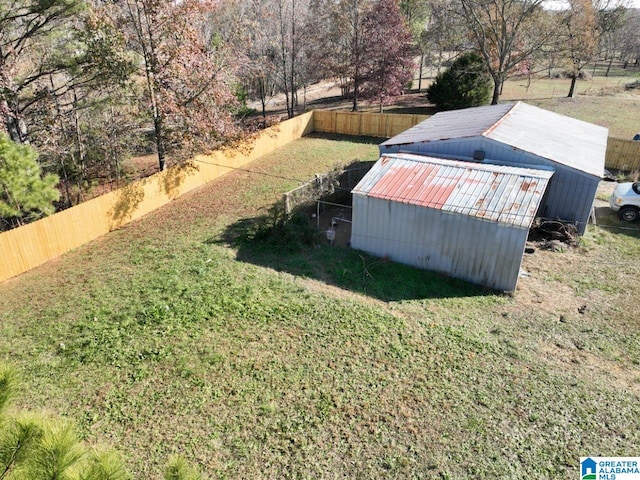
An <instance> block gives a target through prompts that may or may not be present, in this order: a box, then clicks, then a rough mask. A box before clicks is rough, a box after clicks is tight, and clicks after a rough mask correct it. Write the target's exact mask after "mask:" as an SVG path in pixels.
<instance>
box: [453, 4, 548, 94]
mask: <svg viewBox="0 0 640 480" xmlns="http://www.w3.org/2000/svg"><path fill="white" fill-rule="evenodd" d="M543 1H544V0H461V14H462V16H463V19H464V21H465V24H466V27H467V28H468V30H469V32H470V34H471V38H472V39H473V42H474V44H475V47H476V48H477V50H478V51H479V52H480V54H481V55H482V56H483V58H484V59H485V62H486V63H487V68H488V70H489V74H490V75H491V78H492V79H493V84H494V88H493V96H492V99H491V103H492V104H496V103H498V101H499V100H500V94H501V90H502V85H503V83H504V81H505V80H506V79H507V77H508V75H509V72H511V71H512V70H513V69H514V68H516V67H517V66H518V64H520V63H521V62H522V61H523V60H525V59H527V57H529V56H530V55H531V54H532V53H533V52H535V51H536V50H538V49H539V48H541V47H542V46H543V45H544V44H545V43H546V42H547V40H548V39H549V38H550V37H552V36H553V35H554V34H555V31H554V30H553V29H549V28H547V25H546V24H545V21H544V20H545V18H544V17H545V16H546V14H545V13H544V11H543V9H542V3H543Z"/></svg>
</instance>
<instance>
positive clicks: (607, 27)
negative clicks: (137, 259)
mask: <svg viewBox="0 0 640 480" xmlns="http://www.w3.org/2000/svg"><path fill="white" fill-rule="evenodd" d="M607 1H608V0H568V2H567V4H566V6H565V7H564V8H562V9H560V10H553V9H549V8H547V7H548V6H547V4H546V3H545V1H544V0H400V1H398V0H249V1H246V2H234V1H231V0H181V1H180V2H176V1H173V0H7V1H5V2H2V4H1V5H0V116H1V117H2V122H0V131H2V135H4V137H3V138H2V140H1V142H2V145H3V149H4V150H3V151H7V152H13V154H14V156H13V157H12V158H14V157H15V158H20V161H19V162H18V161H14V162H13V163H12V162H9V161H7V160H6V159H5V157H6V155H5V156H3V154H2V153H0V186H2V188H0V225H2V226H1V227H0V229H2V228H8V227H13V226H17V225H20V224H22V223H24V222H26V221H30V220H33V219H36V218H38V217H39V216H41V215H44V214H46V213H48V212H50V210H51V208H50V205H51V203H52V202H55V206H56V208H58V209H62V208H66V207H69V206H72V205H74V204H77V203H79V202H81V201H83V199H84V198H85V197H86V195H87V192H89V191H90V190H91V188H92V187H94V186H95V185H96V184H102V183H107V184H110V185H112V186H118V185H119V184H120V183H121V182H122V181H123V163H122V162H123V159H126V158H127V157H128V156H131V155H133V154H140V153H142V152H145V151H148V152H153V153H154V154H155V155H157V161H158V169H159V170H163V169H164V168H165V166H166V165H167V161H168V162H170V163H172V162H173V163H176V162H180V161H183V160H185V159H188V158H190V157H191V156H192V155H193V153H195V152H205V151H207V150H208V149H215V148H218V147H220V146H222V145H225V144H228V143H230V142H234V141H237V140H238V139H240V138H242V137H243V136H244V135H246V134H247V131H248V130H250V129H251V128H254V127H250V125H255V123H256V122H255V121H254V122H247V121H246V120H247V116H248V115H249V114H251V113H252V111H251V110H250V109H249V108H247V106H246V101H247V99H252V100H259V103H260V104H261V108H260V112H258V113H259V114H261V116H262V119H263V120H262V122H263V123H266V119H267V118H266V117H267V113H266V112H267V106H268V103H269V102H270V101H271V99H272V98H273V96H274V95H276V94H283V95H284V98H285V104H286V112H287V115H288V116H289V117H292V116H293V115H295V113H296V112H297V111H299V110H304V109H305V108H306V97H305V92H306V88H307V87H308V86H310V85H312V84H313V83H315V82H318V81H320V80H323V79H327V78H330V79H335V81H336V82H338V83H339V85H340V87H341V91H342V94H343V95H344V96H345V97H348V98H349V99H350V101H351V105H352V109H353V110H357V109H358V108H359V106H360V105H361V103H362V102H366V103H368V104H372V105H376V106H377V107H378V108H379V109H380V110H381V111H382V109H383V108H384V107H385V105H388V104H390V103H391V102H393V99H394V97H395V96H397V95H399V94H401V93H402V92H403V91H405V90H407V89H409V88H417V89H418V90H422V88H423V85H422V78H423V76H424V75H423V70H424V69H425V68H427V67H430V68H435V69H437V70H438V71H439V70H440V69H441V67H442V66H443V65H444V64H445V62H447V61H450V60H451V57H452V55H453V56H454V57H455V56H456V55H462V54H464V53H466V52H469V51H473V52H474V53H475V54H477V55H478V56H479V57H480V58H481V59H482V61H483V62H484V67H485V69H486V73H487V74H488V75H489V76H490V78H491V80H492V84H493V88H492V91H493V93H492V95H491V101H492V103H497V102H498V101H499V99H500V94H501V90H502V85H503V83H504V81H505V80H506V79H507V78H508V77H509V76H512V75H529V76H530V75H534V74H537V73H540V72H545V71H546V72H548V73H549V74H551V72H552V71H557V70H560V71H562V72H565V73H566V75H567V77H568V78H570V79H571V86H570V91H569V96H572V95H573V92H574V88H575V82H576V79H577V78H579V76H580V75H581V73H582V71H583V69H584V68H585V66H586V65H587V63H589V62H591V61H593V60H594V59H595V58H605V59H610V60H614V59H618V60H621V61H625V62H628V63H630V64H635V65H638V61H639V60H638V59H639V58H640V33H639V32H640V16H639V15H638V12H637V11H635V10H630V9H627V8H625V7H624V5H623V4H620V5H613V4H608V3H603V2H607ZM416 73H417V76H418V78H419V81H418V85H413V86H412V85H411V81H412V79H413V78H414V77H415V76H416ZM7 142H10V143H7ZM13 144H15V145H17V146H18V147H14V146H13ZM16 149H17V150H16ZM18 151H20V152H22V153H21V154H20V155H17V153H16V152H18ZM16 155H17V157H16ZM18 164H19V165H20V167H18V166H17V165H18ZM17 168H20V169H21V170H20V172H21V173H20V174H16V169H17ZM38 180H39V181H38ZM55 183H57V187H56V192H53V193H52V192H51V191H50V190H51V188H53V187H52V186H51V185H52V184H55ZM43 191H44V192H45V193H44V194H43ZM31 197H34V198H31ZM47 204H48V205H49V207H48V208H47V207H46V205H47Z"/></svg>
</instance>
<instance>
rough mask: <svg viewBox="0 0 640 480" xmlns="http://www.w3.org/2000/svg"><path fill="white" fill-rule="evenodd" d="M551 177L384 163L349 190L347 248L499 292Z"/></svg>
mask: <svg viewBox="0 0 640 480" xmlns="http://www.w3.org/2000/svg"><path fill="white" fill-rule="evenodd" d="M552 175H553V172H551V171H548V170H535V169H527V168H516V167H506V166H499V165H485V164H474V163H469V162H464V161H453V160H444V159H438V158H432V157H426V156H420V155H411V154H403V153H399V154H387V155H383V156H382V157H381V158H380V159H379V160H378V161H377V162H376V164H375V165H374V166H373V167H372V169H371V170H370V171H369V172H368V173H367V175H365V177H364V178H363V179H362V180H361V181H360V183H358V185H357V186H356V187H355V189H354V190H353V192H352V193H353V218H352V221H353V223H352V230H351V246H352V247H353V248H356V249H359V250H364V251H366V252H369V253H371V254H373V255H376V256H379V257H386V258H389V259H390V260H393V261H397V262H400V263H405V264H408V265H412V266H415V267H418V268H424V269H428V270H436V271H439V272H443V273H445V274H447V275H450V276H453V277H457V278H461V279H463V280H467V281H469V282H472V283H477V284H481V285H486V286H488V287H491V288H494V289H496V290H501V291H513V290H515V288H516V285H517V282H518V274H519V271H520V265H521V263H522V255H523V253H524V247H525V243H526V241H527V235H528V232H529V228H530V226H531V223H532V221H533V219H534V217H535V214H536V211H537V209H538V206H539V203H540V201H541V200H542V198H543V195H544V192H545V189H546V187H547V184H548V182H549V179H550V178H551V176H552Z"/></svg>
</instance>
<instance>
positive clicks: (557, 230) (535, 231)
mask: <svg viewBox="0 0 640 480" xmlns="http://www.w3.org/2000/svg"><path fill="white" fill-rule="evenodd" d="M578 238H579V237H578V229H577V228H576V226H575V225H573V224H571V223H564V222H561V221H560V220H540V219H539V220H536V222H535V223H534V224H533V226H532V227H531V231H530V232H529V241H531V242H533V243H535V244H536V246H537V247H538V248H539V249H541V250H552V251H561V250H564V249H566V247H567V246H569V247H575V246H577V245H578Z"/></svg>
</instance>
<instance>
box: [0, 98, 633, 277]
mask: <svg viewBox="0 0 640 480" xmlns="http://www.w3.org/2000/svg"><path fill="white" fill-rule="evenodd" d="M426 118H428V116H427V115H402V114H378V113H357V112H355V113H354V112H339V111H324V110H315V111H313V112H309V113H306V114H304V115H301V116H299V117H296V118H293V119H291V120H287V121H284V122H282V123H280V124H278V125H276V126H274V127H271V128H268V129H266V130H264V131H263V132H262V133H261V135H260V136H259V137H257V138H255V139H253V140H251V141H250V142H248V143H247V144H245V145H244V146H243V147H241V148H238V149H235V150H226V151H219V152H215V153H213V154H212V155H208V156H200V157H196V158H195V159H194V162H192V163H191V164H188V165H183V166H178V167H173V168H169V169H167V170H166V171H165V172H160V173H157V174H155V175H152V176H151V177H148V178H145V179H143V180H140V181H138V182H135V183H132V184H130V185H127V186H126V187H124V188H121V189H119V190H116V191H114V192H110V193H107V194H106V195H103V196H101V197H98V198H94V199H92V200H89V201H87V202H84V203H82V204H80V205H77V206H75V207H72V208H69V209H67V210H64V211H62V212H59V213H56V214H54V215H51V216H50V217H47V218H43V219H42V220H38V221H37V222H34V223H31V224H28V225H25V226H24V227H20V228H16V229H14V230H10V231H8V232H3V233H0V258H1V261H0V282H2V281H4V280H6V279H8V278H11V277H14V276H16V275H19V274H21V273H23V272H26V271H28V270H30V269H32V268H34V267H37V266H38V265H42V264H43V263H46V262H48V261H49V260H52V259H54V258H56V257H59V256H60V255H62V254H64V253H66V252H68V251H70V250H72V249H74V248H77V247H79V246H80V245H83V244H85V243H87V242H90V241H91V240H94V239H96V238H98V237H99V236H101V235H104V234H105V233H108V232H110V231H112V230H114V229H116V228H118V227H120V226H122V225H124V224H126V223H128V222H130V221H132V220H135V219H137V218H140V217H142V216H143V215H145V214H147V213H149V212H151V211H153V210H155V209H157V208H159V207H161V206H163V205H165V204H166V203H168V202H170V201H171V200H173V199H174V198H177V197H179V196H180V195H183V194H184V193H186V192H189V191H190V190H193V189H194V188H197V187H199V186H202V185H204V184H206V183H208V182H210V181H211V180H214V179H215V178H218V177H220V176H221V175H224V174H225V173H227V172H229V171H231V170H233V169H234V168H238V167H241V166H243V165H245V164H247V163H249V162H251V161H253V160H255V159H256V158H258V157H260V156H262V155H265V154H267V153H269V152H272V151H273V150H275V149H277V148H279V147H282V146H284V145H286V144H287V143H289V142H292V141H294V140H297V139H298V138H300V137H302V136H304V135H307V134H309V133H312V132H320V133H337V134H343V135H354V136H355V135H361V136H369V137H380V138H389V137H393V136H394V135H397V134H398V133H401V132H403V131H405V130H406V129H408V128H411V127H412V126H414V125H416V124H417V123H419V122H421V121H422V120H424V119H426ZM606 165H607V168H615V169H622V170H640V142H632V141H626V140H619V139H615V138H610V139H609V146H608V148H607V160H606Z"/></svg>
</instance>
